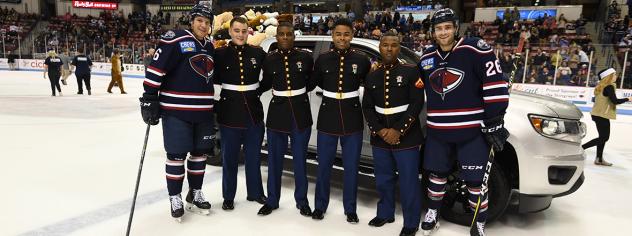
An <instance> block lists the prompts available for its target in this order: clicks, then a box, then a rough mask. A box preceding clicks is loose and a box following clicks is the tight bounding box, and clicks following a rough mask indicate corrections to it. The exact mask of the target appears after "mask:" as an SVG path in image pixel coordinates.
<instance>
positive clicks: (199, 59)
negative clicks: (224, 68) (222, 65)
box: [189, 54, 215, 84]
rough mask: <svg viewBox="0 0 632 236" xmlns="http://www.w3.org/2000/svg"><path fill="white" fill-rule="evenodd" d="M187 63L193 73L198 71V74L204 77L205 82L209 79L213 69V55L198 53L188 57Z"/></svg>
mask: <svg viewBox="0 0 632 236" xmlns="http://www.w3.org/2000/svg"><path fill="white" fill-rule="evenodd" d="M189 64H190V65H191V68H192V69H193V71H195V73H198V75H200V76H202V77H204V78H205V79H206V83H207V84H208V83H209V82H210V81H211V77H212V76H213V69H215V62H214V61H213V57H211V56H209V55H205V54H198V55H195V56H192V57H191V58H189Z"/></svg>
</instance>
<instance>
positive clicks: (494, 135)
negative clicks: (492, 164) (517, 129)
mask: <svg viewBox="0 0 632 236" xmlns="http://www.w3.org/2000/svg"><path fill="white" fill-rule="evenodd" d="M481 131H482V132H483V135H484V136H485V140H486V141H487V143H488V144H489V146H491V147H492V148H494V151H495V152H500V151H502V150H503V147H504V146H505V142H507V138H509V131H507V129H505V121H504V120H503V116H497V117H494V118H491V119H488V120H486V121H485V125H484V126H483V127H481Z"/></svg>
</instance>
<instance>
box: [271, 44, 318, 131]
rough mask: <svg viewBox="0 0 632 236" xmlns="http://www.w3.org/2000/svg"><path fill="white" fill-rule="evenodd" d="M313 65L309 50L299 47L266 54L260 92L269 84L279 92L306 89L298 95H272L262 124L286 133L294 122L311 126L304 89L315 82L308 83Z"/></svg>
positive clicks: (302, 126) (294, 124)
mask: <svg viewBox="0 0 632 236" xmlns="http://www.w3.org/2000/svg"><path fill="white" fill-rule="evenodd" d="M313 66H314V58H313V56H312V54H311V53H308V52H306V51H303V50H301V49H292V50H290V51H288V52H282V51H273V52H270V53H269V54H268V56H267V57H266V60H265V62H264V63H263V79H262V80H261V87H259V92H260V93H263V92H265V91H268V90H270V88H272V89H273V90H274V91H279V92H283V91H290V90H300V89H303V88H304V89H305V90H306V91H305V93H303V94H301V95H296V96H289V97H288V96H276V95H274V96H273V97H272V100H271V101H270V105H269V106H268V113H267V114H268V116H267V119H266V126H267V127H268V128H269V129H272V130H276V131H281V132H286V133H289V132H291V131H292V128H293V127H294V126H296V127H297V128H298V129H304V128H310V127H311V126H312V124H313V121H312V112H311V109H310V103H309V97H308V96H307V92H309V91H311V90H313V89H314V86H315V84H314V83H310V77H311V73H312V69H313ZM273 94H274V92H273Z"/></svg>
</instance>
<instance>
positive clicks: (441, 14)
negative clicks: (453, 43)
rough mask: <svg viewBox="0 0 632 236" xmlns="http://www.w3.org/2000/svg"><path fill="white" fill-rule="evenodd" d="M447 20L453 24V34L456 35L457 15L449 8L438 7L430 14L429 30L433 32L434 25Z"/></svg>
mask: <svg viewBox="0 0 632 236" xmlns="http://www.w3.org/2000/svg"><path fill="white" fill-rule="evenodd" d="M448 21H450V22H452V24H454V28H455V33H454V35H455V36H458V34H459V21H458V17H457V16H456V14H455V13H454V11H453V10H452V9H450V8H443V9H439V10H437V11H436V12H435V13H434V14H433V15H432V18H430V24H431V27H430V31H431V32H433V33H434V27H435V25H437V24H439V23H443V22H448Z"/></svg>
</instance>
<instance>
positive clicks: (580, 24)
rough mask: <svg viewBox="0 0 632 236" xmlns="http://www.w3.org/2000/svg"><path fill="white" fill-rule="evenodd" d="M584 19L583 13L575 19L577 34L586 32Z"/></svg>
mask: <svg viewBox="0 0 632 236" xmlns="http://www.w3.org/2000/svg"><path fill="white" fill-rule="evenodd" d="M630 1H632V0H630ZM586 21H587V20H586V18H584V14H580V15H579V18H578V19H577V20H576V21H575V33H577V35H584V34H586Z"/></svg>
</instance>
